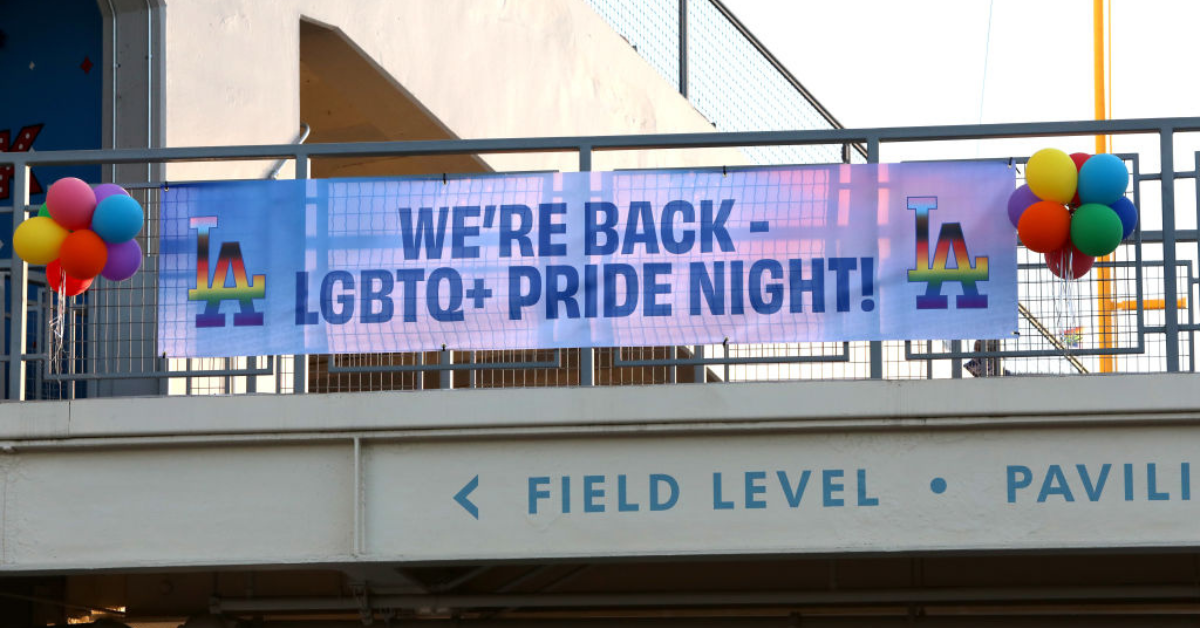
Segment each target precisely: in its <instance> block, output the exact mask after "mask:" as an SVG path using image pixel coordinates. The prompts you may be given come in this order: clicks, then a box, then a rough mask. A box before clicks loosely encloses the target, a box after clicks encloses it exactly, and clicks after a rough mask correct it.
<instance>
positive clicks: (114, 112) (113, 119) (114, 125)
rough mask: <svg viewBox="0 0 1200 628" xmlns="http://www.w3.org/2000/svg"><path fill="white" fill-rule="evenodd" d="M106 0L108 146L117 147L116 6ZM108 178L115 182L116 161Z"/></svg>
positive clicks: (118, 66) (117, 65)
mask: <svg viewBox="0 0 1200 628" xmlns="http://www.w3.org/2000/svg"><path fill="white" fill-rule="evenodd" d="M107 1H108V15H109V17H110V18H111V21H112V65H111V66H110V67H109V71H110V72H112V81H111V85H110V89H111V90H112V95H111V96H112V102H111V103H110V104H109V106H110V107H111V111H110V112H109V114H110V116H111V117H110V119H109V126H110V127H111V131H112V138H111V140H110V146H109V148H113V149H115V148H116V147H117V70H118V69H119V68H120V67H121V64H120V63H119V62H118V61H117V54H118V53H117V50H118V48H117V31H118V28H117V8H116V7H115V6H113V0H107ZM109 179H110V180H111V181H112V182H116V180H117V164H116V162H113V163H112V165H111V166H110V171H109Z"/></svg>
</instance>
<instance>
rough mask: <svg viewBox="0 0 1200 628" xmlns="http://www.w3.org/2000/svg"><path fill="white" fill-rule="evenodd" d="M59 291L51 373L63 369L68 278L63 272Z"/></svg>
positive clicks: (52, 325)
mask: <svg viewBox="0 0 1200 628" xmlns="http://www.w3.org/2000/svg"><path fill="white" fill-rule="evenodd" d="M58 275H59V276H58V290H57V291H56V293H57V294H56V296H57V297H58V298H57V299H55V302H54V304H53V307H52V308H51V318H50V355H49V358H50V372H51V373H58V372H60V370H61V368H62V356H63V350H64V343H63V335H64V332H65V330H66V323H67V298H68V297H67V276H66V273H64V272H63V271H62V270H59V272H58Z"/></svg>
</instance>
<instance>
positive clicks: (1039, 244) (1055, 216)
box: [63, 201, 1071, 253]
mask: <svg viewBox="0 0 1200 628" xmlns="http://www.w3.org/2000/svg"><path fill="white" fill-rule="evenodd" d="M72 235H74V234H72ZM1017 235H1019V236H1021V243H1022V244H1024V245H1025V248H1027V249H1029V250H1030V251H1036V252H1038V253H1050V252H1052V251H1057V250H1059V249H1061V248H1062V247H1063V245H1064V244H1066V243H1067V240H1068V239H1070V237H1071V213H1070V212H1068V211H1067V208H1066V207H1063V205H1062V203H1055V202H1054V201H1038V202H1037V203H1034V204H1033V205H1030V206H1029V208H1028V209H1026V210H1025V212H1024V213H1023V214H1021V220H1020V222H1018V223H1017ZM63 246H64V248H65V246H66V245H65V244H64V245H63Z"/></svg>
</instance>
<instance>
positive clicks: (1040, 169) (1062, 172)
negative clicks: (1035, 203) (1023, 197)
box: [1025, 148, 1079, 205]
mask: <svg viewBox="0 0 1200 628" xmlns="http://www.w3.org/2000/svg"><path fill="white" fill-rule="evenodd" d="M1078 182H1079V170H1078V169H1077V168H1076V167H1075V162H1074V161H1073V160H1072V159H1071V157H1070V156H1069V155H1067V154H1066V153H1064V152H1062V151H1061V150H1058V149H1057V148H1043V149H1042V150H1039V151H1038V152H1036V153H1034V154H1033V157H1030V158H1029V163H1027V164H1025V183H1027V184H1028V185H1029V191H1031V192H1033V193H1034V194H1035V195H1036V196H1037V197H1038V198H1040V199H1042V200H1043V201H1054V202H1055V203H1062V204H1064V205H1065V204H1067V203H1070V202H1071V200H1072V199H1074V198H1075V185H1076V183H1078Z"/></svg>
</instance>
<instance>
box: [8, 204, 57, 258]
mask: <svg viewBox="0 0 1200 628" xmlns="http://www.w3.org/2000/svg"><path fill="white" fill-rule="evenodd" d="M67 235H68V234H67V230H66V229H63V228H62V227H60V226H59V225H58V223H57V222H54V219H52V218H46V217H45V216H34V217H33V218H29V219H27V220H26V221H25V222H22V223H21V226H20V227H17V231H16V233H14V234H13V250H14V251H16V252H17V255H18V256H19V257H20V258H21V259H23V260H25V261H26V262H29V263H30V264H49V263H50V262H53V261H54V260H56V259H58V252H59V249H60V248H61V247H62V245H63V240H65V239H66V238H67Z"/></svg>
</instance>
